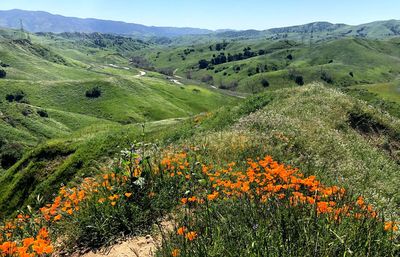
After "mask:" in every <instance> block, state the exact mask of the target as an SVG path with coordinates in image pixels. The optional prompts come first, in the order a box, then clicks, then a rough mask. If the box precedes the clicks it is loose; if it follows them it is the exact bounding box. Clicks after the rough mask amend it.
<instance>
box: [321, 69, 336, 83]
mask: <svg viewBox="0 0 400 257" xmlns="http://www.w3.org/2000/svg"><path fill="white" fill-rule="evenodd" d="M321 79H322V80H323V81H325V82H326V83H328V84H332V83H333V78H332V76H331V75H330V74H329V73H328V72H326V71H323V72H322V73H321Z"/></svg>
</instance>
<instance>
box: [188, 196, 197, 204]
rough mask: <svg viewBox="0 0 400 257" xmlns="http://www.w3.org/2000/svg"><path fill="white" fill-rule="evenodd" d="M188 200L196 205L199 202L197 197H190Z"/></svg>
mask: <svg viewBox="0 0 400 257" xmlns="http://www.w3.org/2000/svg"><path fill="white" fill-rule="evenodd" d="M187 200H188V201H189V202H191V203H194V202H196V201H197V197H196V196H192V197H189V198H188V199H187Z"/></svg>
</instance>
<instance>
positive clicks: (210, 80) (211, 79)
mask: <svg viewBox="0 0 400 257" xmlns="http://www.w3.org/2000/svg"><path fill="white" fill-rule="evenodd" d="M201 82H204V83H208V84H210V85H212V84H214V77H213V76H211V75H205V76H203V77H202V78H201Z"/></svg>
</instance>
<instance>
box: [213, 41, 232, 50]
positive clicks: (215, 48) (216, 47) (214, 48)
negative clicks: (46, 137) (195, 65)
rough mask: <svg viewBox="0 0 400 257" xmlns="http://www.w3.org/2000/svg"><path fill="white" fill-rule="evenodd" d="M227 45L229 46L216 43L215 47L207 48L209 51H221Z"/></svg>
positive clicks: (225, 43) (223, 43) (224, 43)
mask: <svg viewBox="0 0 400 257" xmlns="http://www.w3.org/2000/svg"><path fill="white" fill-rule="evenodd" d="M228 45H229V44H228V43H227V42H222V43H217V44H215V45H211V46H209V47H208V48H209V49H210V51H214V50H215V51H222V50H225V49H226V47H227V46H228Z"/></svg>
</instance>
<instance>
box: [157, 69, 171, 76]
mask: <svg viewBox="0 0 400 257" xmlns="http://www.w3.org/2000/svg"><path fill="white" fill-rule="evenodd" d="M157 72H159V73H161V74H164V75H166V76H173V75H174V68H159V69H157Z"/></svg>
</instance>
